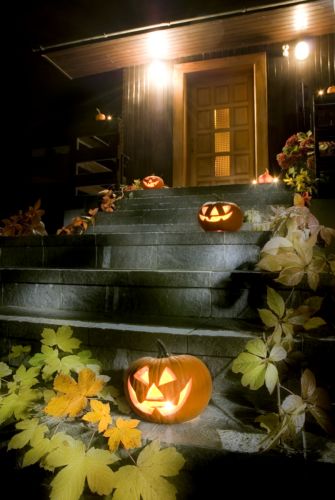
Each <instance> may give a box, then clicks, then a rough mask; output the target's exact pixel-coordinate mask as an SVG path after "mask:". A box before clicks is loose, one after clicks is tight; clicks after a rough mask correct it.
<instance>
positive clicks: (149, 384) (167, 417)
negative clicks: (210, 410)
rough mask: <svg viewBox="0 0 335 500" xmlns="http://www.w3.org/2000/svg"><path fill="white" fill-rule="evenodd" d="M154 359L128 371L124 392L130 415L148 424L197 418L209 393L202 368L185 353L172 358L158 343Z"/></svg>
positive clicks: (207, 378) (137, 363)
mask: <svg viewBox="0 0 335 500" xmlns="http://www.w3.org/2000/svg"><path fill="white" fill-rule="evenodd" d="M157 342H158V345H159V350H160V352H159V354H158V358H152V357H144V358H140V359H138V360H136V361H135V362H134V363H132V365H131V366H130V367H129V368H128V370H127V372H126V376H125V384H124V386H125V393H126V397H127V399H128V401H129V404H130V406H131V408H132V409H133V410H134V412H135V413H136V414H137V415H139V416H140V417H142V418H143V419H145V420H148V421H149V422H157V423H161V424H174V423H178V422H185V421H186V420H191V419H192V418H194V417H196V416H197V415H199V414H200V413H201V412H202V411H203V410H204V408H206V406H207V404H208V401H209V399H210V397H211V394H212V378H211V375H210V373H209V370H208V368H207V367H206V365H205V364H204V363H203V362H202V361H200V359H198V358H196V357H195V356H191V355H188V354H182V355H176V356H172V355H169V354H168V353H167V352H166V348H165V346H164V344H163V343H162V342H161V341H157Z"/></svg>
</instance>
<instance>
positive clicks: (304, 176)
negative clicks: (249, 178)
mask: <svg viewBox="0 0 335 500" xmlns="http://www.w3.org/2000/svg"><path fill="white" fill-rule="evenodd" d="M276 158H277V162H278V164H279V166H280V167H281V169H282V171H283V174H284V177H283V181H284V182H285V184H287V185H288V186H289V187H291V188H293V189H294V190H295V191H296V192H297V193H301V194H304V193H307V194H308V195H311V194H312V193H313V192H314V193H315V192H316V183H317V179H316V176H315V142H314V137H313V135H312V132H311V131H310V130H309V131H308V132H306V133H305V132H298V133H296V134H294V135H291V137H289V138H288V139H287V141H286V143H285V146H284V147H283V148H282V152H281V153H279V154H277V157H276Z"/></svg>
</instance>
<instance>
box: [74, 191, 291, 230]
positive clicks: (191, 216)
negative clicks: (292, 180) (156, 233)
mask: <svg viewBox="0 0 335 500" xmlns="http://www.w3.org/2000/svg"><path fill="white" fill-rule="evenodd" d="M220 200H226V201H230V202H234V203H237V204H238V205H239V206H240V207H241V209H242V210H243V211H245V210H249V209H256V210H259V211H260V212H263V213H264V212H268V211H269V206H270V205H286V206H290V205H292V193H291V192H290V191H288V190H287V189H286V188H285V187H284V186H283V185H281V184H276V185H274V184H263V185H255V186H254V185H245V184H243V185H232V186H203V187H192V188H168V189H157V190H155V189H154V190H138V191H131V192H126V193H125V197H124V198H123V199H122V200H119V201H118V202H117V204H116V211H115V212H113V213H112V214H101V213H99V215H98V218H97V226H104V228H103V229H102V228H101V229H98V232H102V230H106V229H107V228H106V227H105V226H107V225H113V226H114V224H115V225H124V224H133V225H134V230H135V231H136V227H135V226H136V225H150V224H160V225H161V224H169V223H170V224H171V223H177V224H182V222H181V219H182V220H183V221H184V223H183V226H184V228H185V230H188V229H187V227H186V226H188V224H194V225H195V226H196V225H197V212H198V209H199V208H200V206H201V205H202V204H203V203H205V202H207V201H220ZM78 203H79V205H80V206H78V207H77V208H73V209H71V210H67V211H66V214H65V222H66V223H69V222H70V220H71V219H72V217H74V216H76V215H80V214H81V215H82V214H83V213H86V212H87V210H88V208H92V207H93V206H98V205H99V199H98V198H96V199H94V200H92V197H83V198H80V199H79V200H78V201H77V204H78ZM183 230H184V229H183ZM109 232H111V230H110V231H109Z"/></svg>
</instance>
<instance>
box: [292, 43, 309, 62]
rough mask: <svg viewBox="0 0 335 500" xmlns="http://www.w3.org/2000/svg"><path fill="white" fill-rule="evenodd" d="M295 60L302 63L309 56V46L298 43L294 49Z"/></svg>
mask: <svg viewBox="0 0 335 500" xmlns="http://www.w3.org/2000/svg"><path fill="white" fill-rule="evenodd" d="M294 55H295V58H296V59H298V60H299V61H304V60H305V59H307V57H308V56H309V45H308V43H307V42H298V43H297V45H296V46H295V49H294Z"/></svg>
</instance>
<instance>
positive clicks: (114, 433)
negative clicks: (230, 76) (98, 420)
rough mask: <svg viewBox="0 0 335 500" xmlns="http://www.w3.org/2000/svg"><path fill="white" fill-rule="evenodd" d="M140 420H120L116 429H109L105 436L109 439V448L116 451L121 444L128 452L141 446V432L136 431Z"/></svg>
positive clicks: (117, 421)
mask: <svg viewBox="0 0 335 500" xmlns="http://www.w3.org/2000/svg"><path fill="white" fill-rule="evenodd" d="M139 422H140V421H139V420H135V419H133V420H125V419H123V418H118V419H117V420H116V427H112V428H109V429H107V431H106V432H105V433H104V436H106V437H108V438H109V439H108V446H109V449H110V450H111V451H115V450H116V449H117V448H118V447H119V446H120V443H122V445H123V446H124V447H125V448H126V449H127V450H128V449H129V448H138V447H139V446H141V434H142V433H141V431H139V430H138V429H134V427H137V425H138V424H139Z"/></svg>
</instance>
